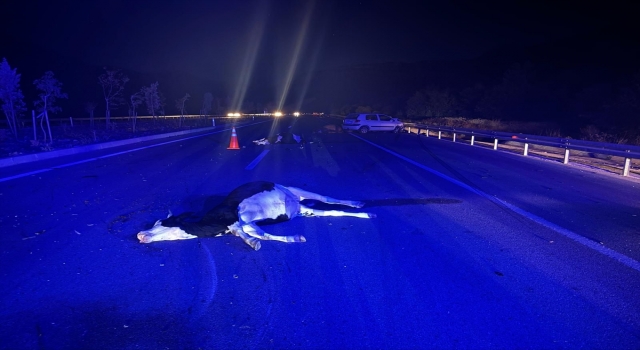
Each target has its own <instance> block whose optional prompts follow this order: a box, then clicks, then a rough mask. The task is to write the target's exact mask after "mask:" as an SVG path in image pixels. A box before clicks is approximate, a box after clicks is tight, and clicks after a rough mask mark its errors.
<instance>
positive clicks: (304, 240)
mask: <svg viewBox="0 0 640 350" xmlns="http://www.w3.org/2000/svg"><path fill="white" fill-rule="evenodd" d="M297 238H298V242H306V241H307V239H306V238H304V236H298V237H297Z"/></svg>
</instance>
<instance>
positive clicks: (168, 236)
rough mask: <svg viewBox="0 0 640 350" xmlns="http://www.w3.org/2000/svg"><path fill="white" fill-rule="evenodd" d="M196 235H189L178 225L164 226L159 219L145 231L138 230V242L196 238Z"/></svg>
mask: <svg viewBox="0 0 640 350" xmlns="http://www.w3.org/2000/svg"><path fill="white" fill-rule="evenodd" d="M197 237H198V236H194V235H190V234H188V233H186V232H185V231H183V230H182V229H181V228H179V227H164V226H162V223H161V221H160V220H158V221H157V222H156V224H155V225H153V227H152V228H150V229H149V230H146V231H140V232H138V239H139V240H140V243H151V242H159V241H177V240H180V239H191V238H197Z"/></svg>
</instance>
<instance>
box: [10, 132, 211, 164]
mask: <svg viewBox="0 0 640 350" xmlns="http://www.w3.org/2000/svg"><path fill="white" fill-rule="evenodd" d="M214 129H215V127H211V126H210V127H206V128H201V129H192V130H184V131H176V132H170V133H166V134H157V135H149V136H144V137H137V138H133V139H125V140H118V141H111V142H104V143H96V144H93V145H86V146H80V147H74V148H67V149H61V150H57V151H51V152H41V153H33V154H26V155H24V156H17V157H9V158H3V159H0V168H3V167H8V166H12V165H18V164H24V163H30V162H35V161H39V160H45V159H52V158H57V157H62V156H68V155H73V154H80V153H85V152H90V151H97V150H102V149H107V148H112V147H118V146H124V145H130V144H132V143H138V142H144V141H151V140H157V139H163V138H169V137H174V136H180V135H188V134H195V133H198V132H206V131H211V130H214Z"/></svg>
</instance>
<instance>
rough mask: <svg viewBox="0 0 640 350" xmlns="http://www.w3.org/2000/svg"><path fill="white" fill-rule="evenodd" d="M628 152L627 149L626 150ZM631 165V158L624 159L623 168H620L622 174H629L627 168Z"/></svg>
mask: <svg viewBox="0 0 640 350" xmlns="http://www.w3.org/2000/svg"><path fill="white" fill-rule="evenodd" d="M627 152H629V150H627ZM630 167H631V158H625V159H624V169H622V176H629V168H630Z"/></svg>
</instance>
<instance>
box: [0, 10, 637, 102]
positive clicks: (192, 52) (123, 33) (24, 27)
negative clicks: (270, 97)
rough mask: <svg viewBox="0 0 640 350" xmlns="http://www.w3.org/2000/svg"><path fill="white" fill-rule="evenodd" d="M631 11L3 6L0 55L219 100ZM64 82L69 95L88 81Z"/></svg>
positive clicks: (482, 50) (610, 21)
mask: <svg viewBox="0 0 640 350" xmlns="http://www.w3.org/2000/svg"><path fill="white" fill-rule="evenodd" d="M630 3H631V2H615V1H613V2H612V1H609V2H606V3H604V2H600V3H598V5H595V4H590V2H563V1H553V2H552V1H549V2H545V1H489V2H483V1H399V0H397V1H353V0H325V1H288V0H246V1H245V0H239V1H189V0H187V1H139V0H126V1H122V0H92V1H55V0H51V1H40V0H35V1H15V0H9V1H8V2H4V3H3V12H4V17H5V19H4V20H3V21H2V24H1V27H0V28H1V30H2V33H3V35H2V37H3V38H5V39H3V40H5V43H4V44H3V45H2V46H0V56H2V57H6V58H7V59H8V60H9V63H10V64H11V66H12V67H15V68H18V71H19V72H20V73H22V74H23V76H24V77H25V78H27V79H31V78H33V77H38V76H40V75H42V73H43V72H44V70H45V69H52V70H54V73H55V69H56V68H58V69H60V70H62V71H63V72H64V71H65V69H61V68H59V66H60V64H53V63H52V65H54V67H51V68H45V67H47V61H48V60H51V61H56V62H60V61H62V62H66V63H67V64H69V65H71V64H73V65H85V66H93V67H102V66H108V67H117V68H121V69H124V70H127V71H130V72H139V73H141V74H150V76H153V74H158V72H171V74H174V76H180V77H181V78H180V80H181V81H180V84H181V85H184V86H188V85H189V82H190V81H192V82H193V85H194V86H195V85H196V83H195V81H196V80H197V81H199V83H198V84H200V82H202V81H206V82H209V83H210V84H217V85H219V86H221V87H222V90H221V91H227V92H228V94H233V90H235V89H237V86H238V85H239V84H240V82H242V81H248V82H249V85H250V86H249V87H248V89H249V90H251V89H253V90H256V89H259V87H266V86H268V87H271V88H272V89H275V90H282V89H283V88H282V86H284V85H286V82H287V80H288V77H290V78H291V80H296V81H304V80H305V79H308V76H310V74H312V72H314V71H317V70H326V69H335V68H338V67H345V66H350V65H357V64H367V63H382V62H409V63H410V62H420V61H459V60H473V59H475V58H477V57H480V56H482V55H485V54H487V53H490V52H492V50H499V49H502V50H504V49H505V48H506V49H507V50H508V49H509V48H510V47H528V46H533V45H544V44H546V43H551V42H554V41H558V40H563V39H566V38H571V37H574V36H580V35H587V34H589V33H594V32H596V33H597V32H602V33H606V34H605V35H607V36H611V37H612V38H614V37H616V36H617V35H620V34H622V35H626V36H629V33H631V32H633V31H634V30H636V29H638V25H637V24H635V18H634V17H635V16H636V15H637V14H638V13H639V12H638V5H633V4H630ZM605 5H606V7H605ZM9 18H10V19H9ZM7 36H8V37H9V38H7ZM54 56H55V57H54ZM292 67H295V68H292ZM40 70H42V72H40ZM66 70H67V71H71V70H73V69H71V68H67V69H66ZM247 72H250V73H251V74H250V75H247ZM290 72H291V73H290ZM64 78H66V79H67V81H63V83H64V84H65V85H66V86H68V87H69V89H70V90H74V87H71V86H70V85H72V84H74V83H75V82H79V81H91V79H93V77H91V79H89V78H88V77H77V78H76V77H72V76H70V74H69V73H65V75H64ZM69 79H71V80H73V82H72V81H69ZM61 80H62V78H61ZM160 83H161V85H165V87H166V85H170V84H178V82H177V81H176V82H169V81H161V82H160ZM25 84H27V82H24V81H23V85H25ZM95 88H96V91H97V92H99V91H98V89H97V88H98V87H97V86H96V87H95ZM75 90H78V89H77V88H76V89H75ZM83 90H86V89H83ZM195 93H197V94H200V93H201V92H195ZM274 95H277V93H276V94H274ZM83 97H84V96H83ZM175 97H176V98H177V97H178V96H175Z"/></svg>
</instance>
